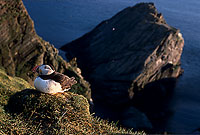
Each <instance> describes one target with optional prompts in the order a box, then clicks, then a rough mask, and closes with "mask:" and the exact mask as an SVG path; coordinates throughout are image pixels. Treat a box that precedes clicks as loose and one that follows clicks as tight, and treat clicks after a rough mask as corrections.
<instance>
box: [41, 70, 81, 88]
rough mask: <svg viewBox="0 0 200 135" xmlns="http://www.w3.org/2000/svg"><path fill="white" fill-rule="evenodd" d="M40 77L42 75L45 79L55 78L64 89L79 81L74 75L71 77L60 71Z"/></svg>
mask: <svg viewBox="0 0 200 135" xmlns="http://www.w3.org/2000/svg"><path fill="white" fill-rule="evenodd" d="M39 77H41V78H42V79H44V80H47V79H51V80H54V81H55V82H58V83H60V85H61V87H62V89H63V90H65V89H68V88H70V87H71V86H72V85H74V84H76V83H77V81H76V80H75V78H74V77H71V78H69V77H68V76H66V75H64V74H61V73H58V72H54V73H52V74H50V75H40V76H39Z"/></svg>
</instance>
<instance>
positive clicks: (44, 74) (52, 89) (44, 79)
mask: <svg viewBox="0 0 200 135" xmlns="http://www.w3.org/2000/svg"><path fill="white" fill-rule="evenodd" d="M32 71H33V72H34V73H35V72H37V73H38V74H39V76H38V77H37V78H36V79H35V80H34V86H35V88H36V89H37V90H39V91H41V92H43V93H50V94H55V93H61V92H65V91H67V90H69V89H71V87H72V85H74V84H76V83H77V81H76V80H75V78H74V77H71V78H70V77H68V76H66V75H64V74H61V73H59V72H56V71H55V70H54V68H53V67H51V66H49V65H38V66H35V67H34V68H33V69H32Z"/></svg>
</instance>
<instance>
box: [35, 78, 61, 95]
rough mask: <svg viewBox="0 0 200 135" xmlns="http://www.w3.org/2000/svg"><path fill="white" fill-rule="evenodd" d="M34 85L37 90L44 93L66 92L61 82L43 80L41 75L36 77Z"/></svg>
mask: <svg viewBox="0 0 200 135" xmlns="http://www.w3.org/2000/svg"><path fill="white" fill-rule="evenodd" d="M34 86H35V88H36V89H37V90H39V91H41V92H44V93H57V92H64V91H63V90H62V87H61V85H60V83H58V82H55V81H54V80H43V79H42V78H40V77H37V78H36V79H35V81H34Z"/></svg>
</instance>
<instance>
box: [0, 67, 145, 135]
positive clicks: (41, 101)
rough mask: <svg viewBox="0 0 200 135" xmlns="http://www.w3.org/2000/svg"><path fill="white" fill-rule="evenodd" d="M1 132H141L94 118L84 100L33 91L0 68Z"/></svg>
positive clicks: (78, 97)
mask: <svg viewBox="0 0 200 135" xmlns="http://www.w3.org/2000/svg"><path fill="white" fill-rule="evenodd" d="M0 134H144V133H143V132H132V131H131V130H126V129H123V128H118V127H117V126H116V124H114V123H109V122H108V121H106V120H102V119H99V118H95V117H93V116H92V115H91V114H90V112H89V104H88V101H87V99H86V98H85V97H84V96H82V95H78V94H74V93H71V92H66V93H60V94H56V95H50V94H44V93H40V92H38V91H36V90H35V89H33V87H32V86H31V85H30V84H29V83H28V82H26V81H25V80H23V79H21V78H18V77H11V76H9V75H7V74H6V73H5V71H4V70H3V69H2V68H1V69H0Z"/></svg>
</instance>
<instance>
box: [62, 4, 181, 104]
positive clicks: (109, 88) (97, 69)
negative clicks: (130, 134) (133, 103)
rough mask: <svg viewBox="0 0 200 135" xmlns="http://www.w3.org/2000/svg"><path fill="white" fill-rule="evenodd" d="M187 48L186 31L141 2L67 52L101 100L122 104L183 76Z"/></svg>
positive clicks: (71, 44)
mask: <svg viewBox="0 0 200 135" xmlns="http://www.w3.org/2000/svg"><path fill="white" fill-rule="evenodd" d="M183 45H184V40H183V37H182V35H181V33H180V31H179V30H178V29H176V28H173V27H171V26H169V25H168V24H166V21H165V20H164V18H163V16H162V14H160V13H158V12H157V10H156V8H155V6H154V4H153V3H141V4H137V5H135V6H133V7H128V8H126V9H124V10H123V11H121V12H119V13H118V14H116V15H115V16H114V17H112V18H111V19H108V20H105V21H103V22H102V23H100V24H99V25H98V26H97V27H96V28H94V29H93V30H92V31H91V32H89V33H87V34H85V35H83V36H82V37H81V38H79V39H77V40H74V41H72V42H71V43H68V44H66V45H65V46H63V47H62V48H61V49H62V50H64V51H66V52H67V53H66V56H67V57H68V58H71V59H72V58H74V57H76V58H77V62H78V65H79V67H80V68H81V69H82V71H83V76H85V77H86V79H88V81H89V82H90V83H91V87H92V89H93V96H94V99H95V100H99V101H101V100H102V101H103V102H104V103H105V102H106V103H111V104H120V103H127V102H128V101H129V98H132V97H133V96H134V94H135V92H136V91H138V90H141V89H143V88H144V87H145V85H147V84H149V83H151V82H154V81H156V80H160V79H162V78H177V77H178V76H179V75H180V74H181V71H182V70H181V68H180V58H181V53H182V50H183ZM131 84H132V85H131ZM102 97H103V98H102Z"/></svg>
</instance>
